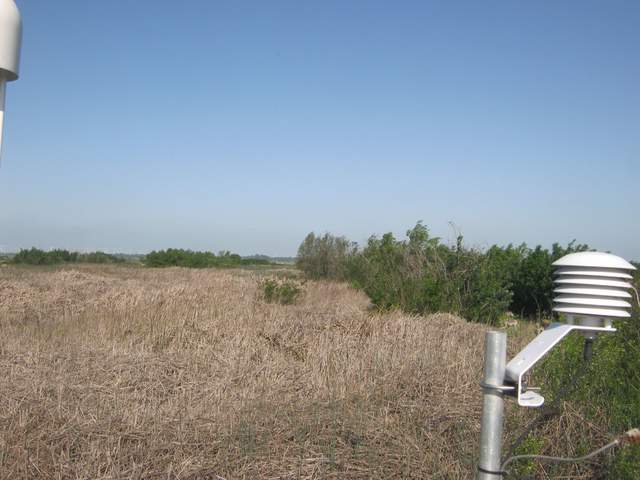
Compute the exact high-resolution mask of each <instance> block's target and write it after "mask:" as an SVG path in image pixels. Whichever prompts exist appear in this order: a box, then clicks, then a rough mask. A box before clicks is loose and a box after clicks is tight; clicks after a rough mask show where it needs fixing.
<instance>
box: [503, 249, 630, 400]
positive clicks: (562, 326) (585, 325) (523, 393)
mask: <svg viewBox="0 0 640 480" xmlns="http://www.w3.org/2000/svg"><path fill="white" fill-rule="evenodd" d="M553 266H554V267H555V269H556V270H555V272H554V273H555V280H554V283H555V289H554V294H555V297H554V299H553V310H554V311H555V312H557V313H559V314H561V315H562V316H563V317H564V318H562V317H561V319H563V320H565V322H564V323H559V322H556V323H552V324H551V325H550V326H549V327H548V328H547V329H546V330H545V331H543V332H542V333H540V334H539V335H538V336H537V337H536V338H535V339H534V340H533V341H532V342H531V343H529V345H527V346H526V347H525V348H524V349H523V350H522V351H521V352H520V353H518V354H517V355H516V356H515V357H514V358H513V359H512V360H511V361H510V362H509V363H508V364H507V366H506V370H505V379H506V381H507V382H508V383H510V384H512V385H513V386H514V388H515V395H516V396H517V398H518V404H519V405H521V406H523V407H540V406H541V405H542V404H543V403H544V397H542V395H539V394H538V393H536V392H535V391H534V390H532V389H530V388H528V387H527V385H526V382H525V381H524V378H525V375H526V373H527V372H528V371H529V370H530V369H531V368H532V367H533V366H534V365H535V364H536V363H537V362H538V361H540V359H542V357H544V356H545V355H546V354H547V353H548V352H549V351H550V350H551V349H552V348H553V347H554V346H555V345H556V344H558V343H559V342H560V341H561V340H562V339H563V338H564V337H566V336H567V335H568V334H569V333H571V332H572V331H578V332H580V333H581V334H582V335H584V336H585V337H587V338H594V337H595V336H596V335H597V334H598V333H606V332H615V328H613V326H612V321H613V320H615V319H624V318H628V317H630V316H631V313H630V310H631V299H632V297H631V293H630V290H631V289H632V288H633V287H632V285H631V280H632V278H633V277H632V276H631V272H633V271H634V270H635V267H634V266H633V265H631V264H630V263H629V262H627V261H626V260H624V259H622V258H620V257H616V256H615V255H611V254H609V253H602V252H580V253H571V254H569V255H566V256H564V257H562V258H561V259H560V260H558V261H556V262H555V263H554V264H553Z"/></svg>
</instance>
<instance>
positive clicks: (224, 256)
mask: <svg viewBox="0 0 640 480" xmlns="http://www.w3.org/2000/svg"><path fill="white" fill-rule="evenodd" d="M142 263H144V265H146V266H147V267H188V268H211V267H220V268H224V267H241V266H251V265H254V266H255V265H271V262H270V261H269V260H267V259H264V258H242V257H241V256H240V255H237V254H235V253H231V252H228V251H223V252H220V253H219V254H218V255H216V254H215V253H213V252H194V251H193V250H182V249H177V248H169V249H167V250H160V251H157V252H156V251H153V252H151V253H149V254H148V255H146V256H145V257H144V258H143V259H142Z"/></svg>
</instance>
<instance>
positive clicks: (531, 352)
mask: <svg viewBox="0 0 640 480" xmlns="http://www.w3.org/2000/svg"><path fill="white" fill-rule="evenodd" d="M573 330H578V331H581V332H594V333H595V332H615V331H616V330H615V328H612V327H592V326H585V325H569V324H563V323H552V324H551V325H550V326H549V327H548V328H547V329H546V330H545V331H544V332H542V333H540V335H538V336H537V337H536V338H535V339H534V340H533V341H532V342H531V343H529V345H527V346H526V347H525V348H524V349H523V350H522V351H521V352H520V353H518V354H517V355H516V356H515V357H514V358H513V359H512V360H511V361H510V362H509V363H507V367H506V369H505V380H506V381H507V382H509V383H513V384H514V385H516V396H517V398H518V405H520V406H522V407H541V406H542V405H543V404H544V397H543V396H542V395H539V394H538V393H536V392H534V391H532V390H527V389H526V386H525V387H523V384H522V377H523V376H524V375H525V374H526V373H527V372H528V371H529V370H530V369H531V368H532V367H533V366H534V365H535V364H536V363H538V361H540V359H542V357H544V356H545V355H546V354H547V352H549V350H551V349H552V348H553V347H554V346H555V345H556V344H558V343H559V342H560V341H561V340H562V339H563V338H564V337H566V336H567V335H568V334H569V333H571V332H572V331H573Z"/></svg>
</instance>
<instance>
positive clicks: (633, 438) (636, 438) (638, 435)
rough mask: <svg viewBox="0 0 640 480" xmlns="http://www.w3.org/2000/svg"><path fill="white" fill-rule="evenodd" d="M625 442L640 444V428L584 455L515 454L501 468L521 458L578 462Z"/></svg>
mask: <svg viewBox="0 0 640 480" xmlns="http://www.w3.org/2000/svg"><path fill="white" fill-rule="evenodd" d="M624 444H636V445H640V429H637V428H633V429H631V430H629V431H628V432H625V433H624V434H623V435H621V436H620V437H618V438H616V439H615V440H614V441H612V442H609V443H607V444H606V445H605V446H604V447H600V448H598V449H597V450H594V451H593V452H591V453H588V454H587V455H584V456H582V457H551V456H548V455H515V456H513V457H510V458H509V459H507V460H506V461H505V462H504V463H503V464H502V467H501V468H500V470H501V473H503V474H505V473H507V466H508V465H509V464H510V463H512V462H517V461H520V460H538V461H540V462H552V463H578V462H584V461H586V460H589V459H591V458H593V457H595V456H597V455H600V454H601V453H604V452H606V451H607V450H611V449H612V448H614V447H617V446H618V445H624Z"/></svg>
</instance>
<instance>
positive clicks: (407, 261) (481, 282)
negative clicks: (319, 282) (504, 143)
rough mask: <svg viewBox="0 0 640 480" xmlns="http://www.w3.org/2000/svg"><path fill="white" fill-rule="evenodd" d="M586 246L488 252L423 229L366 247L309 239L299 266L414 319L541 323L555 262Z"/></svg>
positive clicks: (335, 239)
mask: <svg viewBox="0 0 640 480" xmlns="http://www.w3.org/2000/svg"><path fill="white" fill-rule="evenodd" d="M587 249H588V247H587V246H586V245H576V244H575V243H570V244H569V245H568V246H567V247H561V246H560V245H558V244H554V245H553V247H552V249H551V251H549V250H546V249H543V248H542V247H540V246H538V247H536V248H534V249H531V248H528V247H527V246H526V245H525V244H522V245H520V246H518V247H514V246H513V245H508V246H506V247H499V246H495V245H494V246H492V247H491V248H489V249H488V250H487V251H485V252H483V251H480V250H477V249H473V248H468V247H466V246H465V245H464V243H463V238H462V237H461V236H460V237H458V239H457V242H456V245H454V246H448V245H445V244H443V243H442V242H441V241H440V239H439V238H436V237H431V236H430V235H429V230H428V229H427V227H426V226H424V225H423V224H422V223H420V222H418V224H417V225H416V226H415V227H413V228H412V229H411V230H409V231H408V232H407V238H406V239H405V240H398V239H396V238H395V237H394V236H393V234H391V233H386V234H384V235H383V236H382V237H381V238H378V237H376V236H372V237H371V238H369V241H368V242H367V244H366V245H365V246H364V248H358V246H357V245H356V244H355V243H353V242H349V241H348V240H347V239H346V238H344V237H335V236H333V235H330V234H325V235H324V236H322V237H318V236H316V235H315V234H313V233H310V234H309V235H307V237H306V238H305V239H304V241H303V242H302V244H301V245H300V248H299V250H298V258H297V266H298V268H300V269H301V270H302V271H303V272H304V273H305V274H306V275H307V276H308V277H310V278H333V279H346V280H349V281H351V282H352V283H353V284H354V285H355V286H356V287H358V288H361V289H362V290H364V292H365V293H366V294H367V295H368V296H369V297H370V298H371V301H372V302H373V304H374V305H375V306H376V307H378V308H380V309H389V308H400V309H402V310H405V311H408V312H412V313H433V312H443V311H444V312H451V313H457V314H460V315H462V316H464V317H465V318H468V319H470V320H474V321H478V322H484V323H489V324H493V325H495V324H498V323H499V322H500V319H501V318H503V316H504V314H506V313H507V312H509V311H510V312H513V313H515V314H518V315H521V316H524V317H537V318H540V317H542V316H545V315H550V313H551V300H552V295H553V278H552V267H551V264H552V263H553V262H554V261H555V260H557V259H558V258H560V257H562V256H563V255H566V254H567V253H571V252H576V251H584V250H587Z"/></svg>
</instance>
